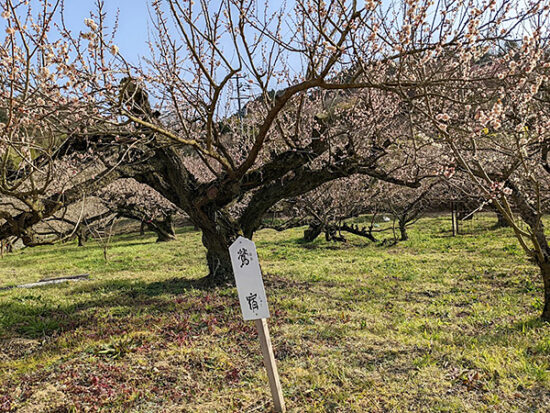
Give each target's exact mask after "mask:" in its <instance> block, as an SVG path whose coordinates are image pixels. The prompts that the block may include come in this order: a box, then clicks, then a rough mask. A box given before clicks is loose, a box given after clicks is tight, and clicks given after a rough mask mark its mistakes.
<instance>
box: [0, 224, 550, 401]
mask: <svg viewBox="0 0 550 413" xmlns="http://www.w3.org/2000/svg"><path fill="white" fill-rule="evenodd" d="M494 221H495V219H494V218H492V217H482V218H478V219H476V220H475V221H474V222H472V223H469V224H468V225H467V226H466V227H465V229H466V230H467V234H466V235H461V236H458V237H455V238H453V237H451V236H450V233H449V232H450V231H449V230H450V222H449V219H448V217H445V218H426V219H424V220H422V221H420V222H419V223H417V224H416V225H415V226H414V227H413V228H412V229H411V231H410V240H409V241H406V242H402V243H399V244H398V245H396V246H391V247H387V246H377V245H373V244H372V243H369V242H367V241H365V240H363V239H361V238H355V237H353V236H351V235H350V236H349V241H348V243H346V244H336V243H327V242H325V241H324V239H318V240H317V241H315V242H314V243H313V244H310V245H308V244H303V243H301V242H300V238H301V235H302V231H303V228H301V229H299V228H298V229H293V230H289V231H286V232H282V233H278V232H275V231H273V230H263V231H260V232H259V233H258V234H257V236H256V238H255V241H256V243H257V245H258V251H259V255H260V259H261V261H262V268H263V272H264V280H265V283H266V290H267V294H268V299H269V301H270V309H271V314H272V318H271V319H270V320H269V324H270V329H271V334H272V341H273V344H274V349H275V354H276V358H277V360H278V367H279V372H280V374H281V381H282V385H283V388H284V395H285V398H286V403H287V407H288V408H289V410H290V411H293V412H385V411H395V412H404V411H448V412H482V411H491V412H492V411H518V412H528V411H533V412H547V411H550V325H548V324H543V323H542V322H540V321H538V319H537V316H538V314H539V312H540V311H541V308H542V302H541V297H542V291H541V283H540V280H539V275H538V272H537V269H536V268H535V266H533V265H532V264H530V263H529V262H528V261H527V260H526V258H525V256H524V254H523V253H522V251H521V250H520V248H519V246H518V244H517V242H516V241H515V240H514V239H513V238H512V237H511V232H510V231H509V230H507V229H499V230H495V231H489V228H490V226H491V225H492V224H493V222H494ZM154 240H155V238H154V237H153V235H150V236H145V237H139V236H128V235H126V236H121V237H118V238H116V239H115V241H114V243H113V246H112V248H111V249H110V250H109V257H110V260H109V262H107V263H105V262H104V261H103V254H102V250H101V248H100V247H99V246H98V245H96V244H93V242H90V243H89V245H88V246H86V247H84V248H78V247H77V246H76V245H69V244H65V245H58V246H53V247H51V246H48V247H39V248H33V249H25V250H22V251H18V252H15V253H13V254H10V255H8V256H6V257H4V258H3V259H2V260H0V286H6V285H14V284H21V283H25V282H33V281H37V280H38V279H40V278H44V277H46V276H52V277H53V276H63V275H75V274H81V273H85V272H87V273H90V275H91V278H90V280H88V281H82V282H78V283H70V284H59V285H52V286H45V287H41V288H35V289H12V290H8V291H0V411H19V412H47V411H51V412H64V411H78V412H80V411H108V412H122V411H124V412H126V411H135V412H179V411H183V412H264V411H269V409H270V394H269V387H268V385H267V378H266V374H265V370H264V369H263V365H262V359H261V353H260V350H259V344H258V340H257V335H256V332H255V330H254V323H253V322H244V321H242V319H241V315H240V309H239V305H238V299H237V295H236V291H235V290H234V289H233V288H218V289H210V290H208V289H203V288H202V287H201V284H200V283H197V282H196V280H197V279H198V278H200V277H202V276H204V275H205V273H206V267H205V265H204V250H203V247H202V245H201V243H200V236H199V234H198V233H197V232H192V231H190V230H189V229H183V230H181V231H179V234H178V240H177V241H175V242H171V243H165V244H156V243H154Z"/></svg>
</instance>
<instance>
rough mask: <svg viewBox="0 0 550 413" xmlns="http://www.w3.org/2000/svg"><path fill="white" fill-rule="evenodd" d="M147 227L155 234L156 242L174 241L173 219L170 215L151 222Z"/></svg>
mask: <svg viewBox="0 0 550 413" xmlns="http://www.w3.org/2000/svg"><path fill="white" fill-rule="evenodd" d="M149 227H150V228H151V230H152V231H154V232H155V234H157V242H167V241H174V240H175V239H176V230H175V228H174V219H173V218H172V216H171V215H168V216H166V217H164V219H162V220H157V219H155V220H153V221H152V222H150V223H149Z"/></svg>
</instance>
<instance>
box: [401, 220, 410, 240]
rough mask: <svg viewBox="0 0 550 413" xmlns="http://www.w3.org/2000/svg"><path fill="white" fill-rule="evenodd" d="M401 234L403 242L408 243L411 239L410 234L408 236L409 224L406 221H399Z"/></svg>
mask: <svg viewBox="0 0 550 413" xmlns="http://www.w3.org/2000/svg"><path fill="white" fill-rule="evenodd" d="M399 232H400V234H401V241H407V240H408V239H409V234H407V223H406V222H405V221H402V220H399Z"/></svg>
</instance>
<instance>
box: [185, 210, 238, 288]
mask: <svg viewBox="0 0 550 413" xmlns="http://www.w3.org/2000/svg"><path fill="white" fill-rule="evenodd" d="M193 215H194V214H193ZM190 217H191V220H192V221H193V222H194V223H195V224H196V225H197V226H198V227H199V228H200V230H201V231H202V243H203V245H204V247H205V248H206V262H207V265H208V270H209V271H208V276H207V277H206V281H207V283H208V284H210V285H216V286H218V285H225V284H233V283H234V281H235V278H234V276H233V267H232V266H231V257H230V256H229V247H230V246H231V244H232V243H233V242H234V241H235V240H236V239H237V237H238V236H239V234H240V233H241V230H240V228H239V226H238V224H237V223H236V222H235V221H234V220H233V219H232V218H231V216H230V215H229V213H227V212H225V211H223V210H217V211H215V210H213V211H209V212H208V213H204V212H203V211H200V213H199V214H197V215H194V216H191V215H190Z"/></svg>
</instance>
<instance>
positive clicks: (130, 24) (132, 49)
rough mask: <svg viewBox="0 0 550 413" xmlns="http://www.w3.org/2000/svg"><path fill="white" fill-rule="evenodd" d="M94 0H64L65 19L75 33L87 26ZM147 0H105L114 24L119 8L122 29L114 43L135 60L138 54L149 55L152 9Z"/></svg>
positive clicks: (110, 19) (107, 10)
mask: <svg viewBox="0 0 550 413" xmlns="http://www.w3.org/2000/svg"><path fill="white" fill-rule="evenodd" d="M94 4H95V0H65V22H66V23H67V25H68V26H70V28H71V29H72V30H74V32H75V33H78V32H79V31H80V30H83V29H84V19H85V18H87V17H89V14H90V10H94ZM147 4H148V0H105V8H106V10H105V11H106V12H107V17H108V21H109V22H110V23H111V24H112V23H113V22H114V20H115V17H116V14H117V10H119V11H120V13H119V28H118V32H117V34H116V38H115V43H116V45H117V46H118V47H119V48H120V51H121V54H122V55H123V56H125V57H126V58H127V59H128V60H129V61H131V62H133V63H136V62H137V59H138V57H139V56H147V54H148V52H149V50H148V48H147V44H146V43H147V39H148V29H149V27H150V25H149V11H148V7H147Z"/></svg>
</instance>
